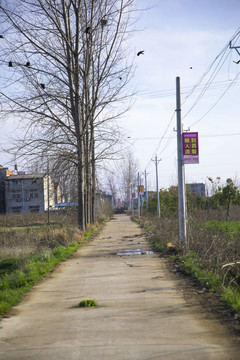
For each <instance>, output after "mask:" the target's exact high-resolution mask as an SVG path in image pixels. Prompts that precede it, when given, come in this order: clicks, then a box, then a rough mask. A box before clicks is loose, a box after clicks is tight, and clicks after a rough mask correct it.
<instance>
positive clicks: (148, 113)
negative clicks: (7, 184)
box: [0, 0, 240, 189]
mask: <svg viewBox="0 0 240 360" xmlns="http://www.w3.org/2000/svg"><path fill="white" fill-rule="evenodd" d="M136 2H137V6H138V7H139V8H141V7H142V8H146V6H148V7H150V9H148V10H146V11H143V12H142V16H141V19H140V21H139V23H138V25H137V27H138V29H139V30H141V31H138V32H137V33H136V34H135V35H134V36H133V38H132V40H131V43H130V45H129V46H130V47H131V48H132V50H133V51H134V52H135V53H137V52H138V51H139V50H144V55H140V56H138V57H137V56H136V59H135V64H136V66H137V69H136V73H135V76H134V78H133V82H132V85H131V86H132V87H133V88H134V89H136V90H137V91H138V95H137V97H136V98H135V103H134V105H133V107H132V109H131V110H130V111H129V112H128V113H127V114H126V115H125V116H124V118H123V119H122V120H121V121H120V125H121V127H122V129H123V131H124V133H125V136H126V141H127V143H128V144H129V145H130V146H131V148H132V150H133V152H134V155H135V157H136V159H138V161H139V166H140V172H144V171H145V169H146V170H147V172H148V173H149V175H148V182H149V184H150V187H151V188H152V189H154V187H155V167H154V163H153V162H152V161H151V159H154V158H155V155H157V157H158V159H161V161H160V163H159V186H160V188H167V187H169V186H171V185H176V184H177V160H176V159H177V152H176V145H177V144H176V132H174V131H173V128H176V116H175V109H176V95H175V92H176V90H175V86H176V77H177V76H179V77H180V78H181V92H182V94H181V99H182V121H183V128H184V130H186V129H188V128H189V127H190V130H191V131H197V132H199V150H200V163H199V164H197V165H196V164H194V165H186V166H185V173H186V181H187V182H205V180H206V177H207V176H211V177H213V178H216V177H217V176H220V177H221V179H222V181H223V182H224V181H225V180H226V179H227V178H228V177H231V178H240V161H239V154H240V119H239V118H240V114H239V101H240V79H239V76H238V73H239V72H240V64H238V65H237V64H235V63H234V62H233V61H238V60H240V56H239V55H238V54H237V52H236V50H235V49H232V50H231V49H229V46H228V44H229V41H230V40H232V39H233V37H234V40H233V44H234V45H235V46H237V45H239V46H240V35H236V34H237V32H238V28H239V27H240V22H239V19H240V17H239V16H240V1H239V0H198V1H195V0H168V1H166V0H148V1H145V0H137V1H136ZM146 4H147V5H146ZM235 35H236V36H235ZM239 50H240V49H239ZM204 75H205V76H204ZM201 79H202V81H200V80H201ZM198 83H199V85H198ZM206 84H208V85H209V86H208V87H207V88H206V91H204V93H202V90H203V89H205V88H204V86H205V85H206ZM193 105H194V106H193ZM191 108H192V110H191ZM189 110H191V111H189ZM0 131H1V144H6V142H7V141H8V140H7V139H6V137H7V135H11V134H9V133H11V130H10V131H9V127H5V128H4V127H0ZM128 137H130V138H128ZM127 138H128V139H127ZM8 159H9V158H8V157H7V155H6V154H2V153H1V159H0V164H3V165H8V166H10V168H11V167H13V162H9V160H8Z"/></svg>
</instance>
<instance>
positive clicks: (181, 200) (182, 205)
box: [176, 77, 187, 248]
mask: <svg viewBox="0 0 240 360" xmlns="http://www.w3.org/2000/svg"><path fill="white" fill-rule="evenodd" d="M176 102H177V108H176V113H177V153H178V213H179V246H180V248H184V247H185V246H186V237H187V227H186V186H185V171H184V159H183V143H182V119H181V94H180V77H177V78H176Z"/></svg>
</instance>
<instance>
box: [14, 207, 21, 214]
mask: <svg viewBox="0 0 240 360" xmlns="http://www.w3.org/2000/svg"><path fill="white" fill-rule="evenodd" d="M21 209H22V208H21V206H15V207H13V208H12V212H13V213H14V214H20V213H21Z"/></svg>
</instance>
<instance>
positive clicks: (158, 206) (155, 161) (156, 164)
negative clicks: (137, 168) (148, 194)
mask: <svg viewBox="0 0 240 360" xmlns="http://www.w3.org/2000/svg"><path fill="white" fill-rule="evenodd" d="M152 161H153V162H154V164H155V167H156V192H157V215H158V217H159V218H160V201H159V189H158V163H159V162H160V161H161V159H159V160H158V159H157V155H156V156H155V160H152Z"/></svg>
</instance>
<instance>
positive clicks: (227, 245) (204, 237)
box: [139, 214, 240, 313]
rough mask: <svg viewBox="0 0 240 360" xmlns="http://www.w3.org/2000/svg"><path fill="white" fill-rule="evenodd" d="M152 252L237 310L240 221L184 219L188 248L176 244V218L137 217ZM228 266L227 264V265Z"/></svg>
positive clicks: (239, 283) (238, 301)
mask: <svg viewBox="0 0 240 360" xmlns="http://www.w3.org/2000/svg"><path fill="white" fill-rule="evenodd" d="M139 223H140V225H141V226H142V227H143V228H144V229H145V231H146V232H147V233H148V234H149V239H150V242H151V243H152V246H153V247H154V249H155V251H159V252H160V253H161V254H162V255H163V256H166V257H168V259H169V260H170V261H173V262H174V263H175V264H176V263H177V266H178V267H179V270H180V271H181V272H184V273H185V274H187V275H189V276H191V277H192V278H194V279H195V280H196V281H197V282H198V283H199V284H200V285H201V286H203V287H205V288H206V289H207V290H208V291H211V292H214V293H216V296H218V298H219V299H220V300H221V301H223V302H224V303H225V305H226V306H227V307H228V309H230V311H232V312H233V313H234V312H238V313H240V263H238V262H239V261H240V241H239V240H240V230H239V229H240V223H239V222H226V221H209V220H207V221H206V219H205V217H203V218H201V216H200V215H199V214H198V216H197V217H196V218H193V217H191V218H190V221H189V222H188V249H187V251H186V252H185V254H183V253H182V252H181V251H180V250H179V245H178V219H177V218H174V217H172V218H162V219H160V220H159V219H157V218H154V217H141V219H140V221H139ZM228 265H229V266H228Z"/></svg>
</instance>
